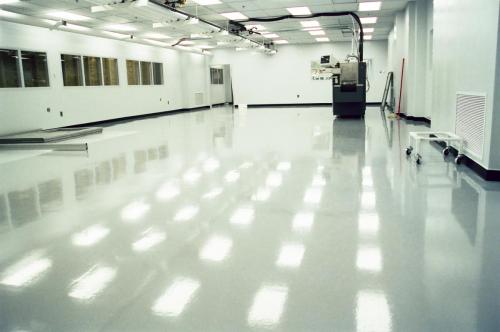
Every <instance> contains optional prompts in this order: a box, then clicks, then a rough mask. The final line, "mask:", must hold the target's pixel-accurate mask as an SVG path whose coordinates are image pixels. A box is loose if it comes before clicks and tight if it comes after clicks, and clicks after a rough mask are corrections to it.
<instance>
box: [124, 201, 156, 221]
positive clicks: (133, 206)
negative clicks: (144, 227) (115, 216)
mask: <svg viewBox="0 0 500 332" xmlns="http://www.w3.org/2000/svg"><path fill="white" fill-rule="evenodd" d="M150 208H151V206H150V205H149V204H147V203H145V202H143V201H142V200H138V201H134V202H132V203H130V204H128V205H127V206H125V207H124V208H123V209H122V213H121V216H122V219H123V220H126V221H137V220H139V219H141V218H142V217H143V216H144V215H145V214H146V213H147V212H148V211H149V209H150Z"/></svg>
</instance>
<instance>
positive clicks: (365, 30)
mask: <svg viewBox="0 0 500 332" xmlns="http://www.w3.org/2000/svg"><path fill="white" fill-rule="evenodd" d="M373 31H375V28H363V32H364V33H372V32H373Z"/></svg>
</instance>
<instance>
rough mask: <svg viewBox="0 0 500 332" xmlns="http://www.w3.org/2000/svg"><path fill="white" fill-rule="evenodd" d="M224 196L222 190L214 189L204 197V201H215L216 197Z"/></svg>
mask: <svg viewBox="0 0 500 332" xmlns="http://www.w3.org/2000/svg"><path fill="white" fill-rule="evenodd" d="M220 194H222V188H214V189H212V190H210V191H209V192H207V193H206V194H204V195H203V199H214V198H215V197H217V196H219V195H220Z"/></svg>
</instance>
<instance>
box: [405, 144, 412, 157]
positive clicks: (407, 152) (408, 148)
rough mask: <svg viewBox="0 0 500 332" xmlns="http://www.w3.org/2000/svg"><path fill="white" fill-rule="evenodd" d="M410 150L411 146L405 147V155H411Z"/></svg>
mask: <svg viewBox="0 0 500 332" xmlns="http://www.w3.org/2000/svg"><path fill="white" fill-rule="evenodd" d="M412 152H413V148H412V147H411V146H410V147H407V148H406V155H407V156H409V155H411V153H412Z"/></svg>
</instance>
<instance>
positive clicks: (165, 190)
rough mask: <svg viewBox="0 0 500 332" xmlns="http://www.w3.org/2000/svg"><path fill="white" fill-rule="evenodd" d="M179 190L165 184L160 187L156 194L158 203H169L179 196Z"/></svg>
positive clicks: (170, 184) (174, 186)
mask: <svg viewBox="0 0 500 332" xmlns="http://www.w3.org/2000/svg"><path fill="white" fill-rule="evenodd" d="M179 194H180V189H179V187H178V186H176V185H174V184H172V183H167V184H164V185H163V186H161V188H160V189H158V191H157V192H156V198H157V199H158V200H160V201H169V200H171V199H173V198H174V197H176V196H179Z"/></svg>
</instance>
